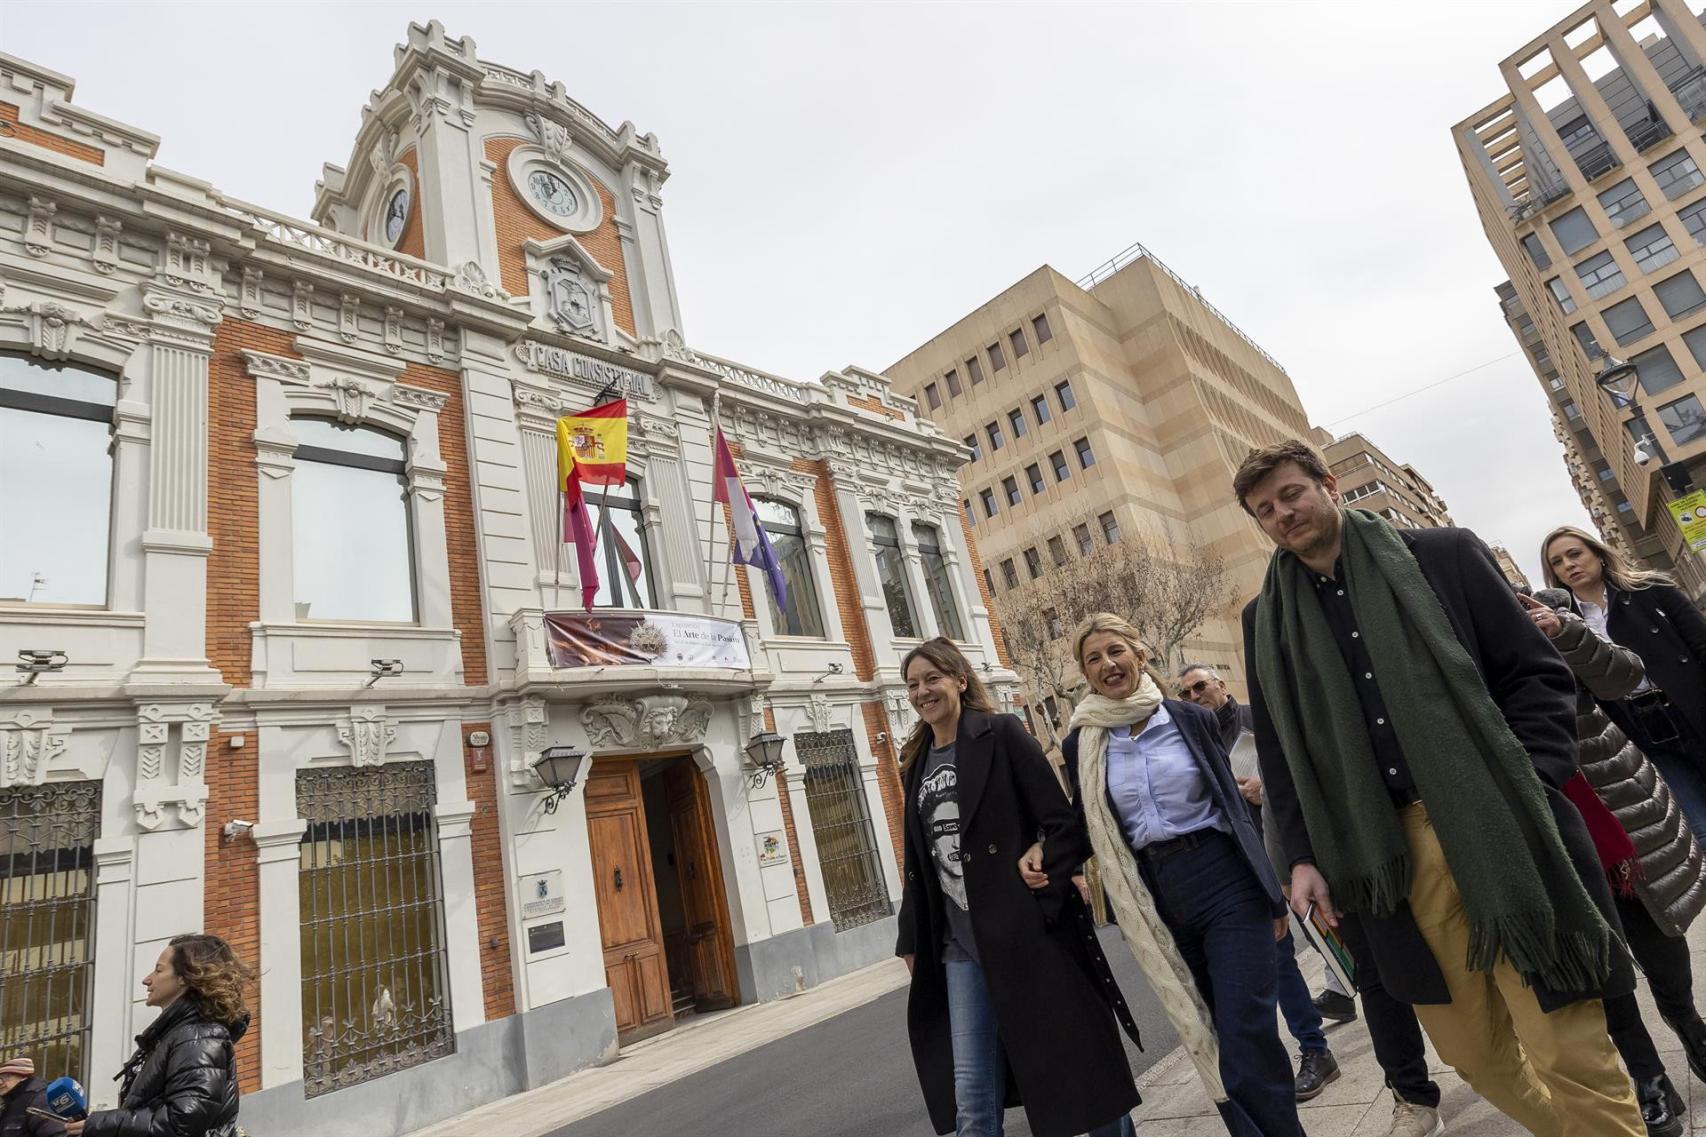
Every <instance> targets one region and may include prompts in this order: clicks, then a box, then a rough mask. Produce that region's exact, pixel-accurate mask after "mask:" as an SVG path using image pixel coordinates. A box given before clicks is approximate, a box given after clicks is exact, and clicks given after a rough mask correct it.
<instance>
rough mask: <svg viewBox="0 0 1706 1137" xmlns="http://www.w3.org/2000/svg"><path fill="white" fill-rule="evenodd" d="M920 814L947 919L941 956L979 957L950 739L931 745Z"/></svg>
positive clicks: (920, 792)
mask: <svg viewBox="0 0 1706 1137" xmlns="http://www.w3.org/2000/svg"><path fill="white" fill-rule="evenodd" d="M918 816H919V818H920V819H922V820H923V822H924V835H925V838H926V839H927V840H928V841H929V842H930V858H931V860H933V861H935V862H936V879H937V880H938V881H939V882H941V885H942V909H943V911H944V912H945V913H946V915H947V918H948V919H947V924H948V927H947V930H946V932H945V933H944V934H943V936H942V958H943V959H944V960H965V959H969V960H976V959H977V941H976V940H974V939H973V938H972V932H971V910H970V906H969V905H968V904H967V903H966V871H965V864H964V863H963V862H962V861H961V860H960V771H959V766H958V765H956V763H955V760H954V744H953V743H951V742H950V743H948V745H946V746H940V747H935V746H933V747H931V748H930V753H929V756H928V757H927V758H926V760H925V764H924V776H923V777H922V778H921V779H919V782H918Z"/></svg>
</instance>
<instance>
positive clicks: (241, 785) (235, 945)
mask: <svg viewBox="0 0 1706 1137" xmlns="http://www.w3.org/2000/svg"><path fill="white" fill-rule="evenodd" d="M253 470H254V467H252V466H251V467H250V472H251V477H252V475H253ZM231 737H232V734H231V733H228V732H226V731H218V730H216V731H214V732H213V736H212V738H210V739H209V740H208V744H207V745H208V755H207V771H206V777H207V815H206V816H207V820H206V821H205V822H204V823H203V824H202V829H203V830H204V835H203V836H204V839H203V856H204V858H205V866H206V880H205V881H204V883H203V891H202V926H203V929H204V930H205V931H207V932H210V933H211V934H213V935H216V936H222V937H224V939H225V941H226V942H227V943H229V944H230V945H231V950H232V951H234V952H236V953H237V958H238V959H240V960H242V961H243V962H244V963H246V964H248V965H249V966H250V967H252V968H254V969H255V971H256V973H257V974H259V971H260V966H261V919H260V912H261V870H260V863H259V859H258V858H259V853H258V851H257V850H256V849H255V846H254V843H253V842H250V841H236V842H232V843H231V844H230V845H226V846H224V847H221V845H220V843H219V840H220V836H221V833H220V831H221V830H223V829H224V828H225V823H226V822H227V821H232V820H235V819H237V818H244V819H247V820H253V819H254V818H256V817H258V816H260V809H259V798H260V791H259V785H260V779H259V775H258V772H259V769H260V757H261V755H260V749H259V747H258V746H256V741H257V737H258V736H257V735H256V734H255V732H252V731H251V732H249V733H248V738H247V743H248V745H246V746H244V747H243V749H241V750H232V749H231V747H230V744H229V743H230V739H231ZM183 930H185V931H189V930H190V929H188V928H185V929H183ZM273 936H274V939H275V940H277V939H281V938H282V939H285V940H293V939H295V937H296V929H295V928H287V929H284V931H283V932H282V933H281V932H279V931H277V930H275V931H274V933H273ZM243 996H244V999H245V1001H247V1003H248V1004H249V1032H248V1033H247V1034H245V1035H244V1036H243V1038H242V1040H241V1041H239V1042H238V1043H237V1083H238V1085H239V1087H240V1088H241V1089H242V1091H243V1092H244V1093H246V1094H252V1093H254V1092H256V1091H257V1090H259V1089H260V1088H261V989H260V984H258V983H256V984H254V985H252V986H250V987H249V989H248V990H246V991H245V992H244V993H243Z"/></svg>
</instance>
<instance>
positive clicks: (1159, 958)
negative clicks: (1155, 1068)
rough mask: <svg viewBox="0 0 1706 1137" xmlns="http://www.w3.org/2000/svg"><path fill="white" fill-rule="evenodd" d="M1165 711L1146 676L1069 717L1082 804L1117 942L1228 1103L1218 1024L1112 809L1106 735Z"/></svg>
mask: <svg viewBox="0 0 1706 1137" xmlns="http://www.w3.org/2000/svg"><path fill="white" fill-rule="evenodd" d="M1160 705H1161V692H1160V690H1159V689H1158V688H1157V687H1156V686H1155V681H1154V680H1153V679H1151V678H1150V677H1149V676H1148V675H1144V676H1142V679H1141V682H1140V685H1139V686H1138V689H1137V693H1136V694H1134V695H1132V696H1130V697H1129V698H1125V699H1110V698H1107V697H1106V696H1103V695H1095V694H1092V695H1089V696H1087V697H1086V698H1085V699H1084V701H1083V702H1081V703H1079V704H1078V706H1077V707H1075V708H1073V711H1072V722H1071V723H1070V724H1069V725H1070V726H1071V727H1076V728H1077V729H1078V784H1079V793H1080V794H1081V795H1082V796H1083V798H1084V820H1085V822H1086V823H1087V825H1088V827H1089V830H1090V845H1091V847H1092V848H1093V849H1094V850H1095V852H1096V864H1097V865H1098V866H1099V868H1100V870H1101V871H1100V876H1101V878H1102V887H1103V889H1104V890H1105V891H1106V893H1107V897H1108V903H1109V904H1111V905H1112V906H1113V909H1114V917H1115V918H1116V919H1117V920H1118V921H1119V927H1120V936H1121V938H1123V939H1124V940H1125V943H1126V947H1128V948H1130V949H1131V954H1132V955H1133V956H1134V957H1136V959H1137V965H1138V967H1140V968H1142V970H1143V975H1144V978H1145V979H1147V980H1149V985H1150V986H1151V987H1153V988H1154V989H1155V994H1156V995H1157V997H1159V998H1160V1000H1161V1009H1162V1010H1164V1011H1166V1012H1167V1018H1168V1020H1169V1021H1171V1022H1172V1024H1173V1030H1174V1031H1175V1032H1177V1033H1178V1036H1179V1042H1180V1045H1182V1046H1183V1047H1184V1048H1185V1053H1187V1054H1189V1055H1190V1056H1191V1061H1192V1062H1193V1063H1195V1065H1196V1068H1197V1075H1198V1076H1199V1077H1200V1078H1202V1081H1203V1086H1204V1087H1205V1088H1206V1089H1207V1090H1208V1094H1209V1097H1211V1098H1213V1099H1214V1100H1215V1101H1216V1102H1223V1101H1225V1100H1226V1087H1225V1085H1224V1084H1223V1083H1222V1081H1221V1078H1220V1042H1219V1040H1218V1039H1217V1038H1216V1037H1215V1033H1214V1019H1213V1016H1212V1015H1211V1014H1210V1012H1209V1009H1208V1004H1207V1003H1205V1002H1204V1001H1203V997H1202V992H1200V991H1198V990H1197V985H1196V980H1195V979H1194V978H1193V977H1192V976H1191V969H1190V967H1189V966H1187V965H1186V963H1185V959H1184V957H1183V956H1181V955H1180V954H1179V945H1178V944H1176V943H1174V942H1173V933H1172V932H1171V931H1169V930H1168V929H1167V925H1166V923H1165V922H1163V921H1162V919H1161V913H1160V912H1158V911H1157V910H1156V907H1155V898H1154V897H1153V896H1151V895H1150V893H1149V886H1148V885H1146V884H1144V882H1143V875H1142V874H1141V873H1139V872H1138V869H1137V857H1136V856H1135V855H1133V853H1132V851H1131V846H1129V845H1127V844H1126V839H1125V833H1124V832H1123V831H1122V830H1121V828H1120V823H1119V819H1118V818H1116V817H1114V816H1113V811H1112V810H1110V809H1109V808H1108V796H1107V794H1106V793H1105V792H1104V791H1105V790H1106V788H1107V784H1108V729H1109V728H1110V727H1116V726H1135V725H1136V724H1138V723H1141V722H1144V721H1146V720H1148V718H1149V716H1150V715H1152V714H1154V713H1155V708H1157V707H1159V706H1160Z"/></svg>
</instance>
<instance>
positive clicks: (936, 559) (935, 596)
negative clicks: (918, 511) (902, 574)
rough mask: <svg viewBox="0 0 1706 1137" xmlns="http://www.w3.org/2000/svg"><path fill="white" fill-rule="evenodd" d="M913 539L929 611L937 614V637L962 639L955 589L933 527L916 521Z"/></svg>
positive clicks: (938, 535) (962, 630) (939, 537)
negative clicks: (927, 598) (922, 572)
mask: <svg viewBox="0 0 1706 1137" xmlns="http://www.w3.org/2000/svg"><path fill="white" fill-rule="evenodd" d="M912 539H913V541H914V542H915V543H916V544H917V545H918V559H919V561H920V562H921V563H922V564H923V566H924V589H925V591H926V592H928V593H929V594H930V609H931V611H933V612H935V613H936V634H937V635H941V636H947V637H948V638H949V639H951V640H963V639H965V638H966V633H965V628H964V627H963V626H962V625H961V624H960V609H959V605H957V604H955V603H954V586H953V584H952V583H951V582H950V581H949V580H948V562H947V561H946V560H944V559H943V558H942V539H941V536H940V534H938V533H937V531H936V528H935V526H933V525H925V524H924V523H923V522H918V521H915V522H913V524H912Z"/></svg>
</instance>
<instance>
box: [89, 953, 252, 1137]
mask: <svg viewBox="0 0 1706 1137" xmlns="http://www.w3.org/2000/svg"><path fill="white" fill-rule="evenodd" d="M253 978H254V975H253V972H251V971H250V970H249V968H248V967H246V966H244V965H243V963H242V961H240V960H239V959H238V958H237V956H236V954H235V953H234V952H232V950H231V945H230V944H228V943H226V942H225V941H224V940H222V939H220V938H219V937H218V936H206V935H191V936H175V937H173V939H172V941H171V942H170V943H168V944H167V945H166V949H165V950H164V951H162V952H161V953H160V958H159V959H158V960H157V961H156V962H155V964H154V970H153V971H151V972H149V973H148V974H147V975H145V976H143V978H142V986H143V987H144V988H145V989H146V990H147V992H148V999H147V1003H148V1005H149V1006H150V1007H158V1008H159V1010H160V1015H159V1017H158V1018H156V1019H155V1020H154V1021H153V1022H152V1023H151V1024H149V1026H148V1029H147V1030H145V1031H143V1032H142V1033H141V1034H139V1035H138V1036H137V1038H136V1053H135V1054H132V1055H131V1056H130V1061H128V1062H126V1063H125V1064H124V1070H123V1071H122V1073H121V1075H120V1076H121V1077H122V1078H123V1079H124V1085H123V1087H122V1089H121V1090H120V1092H119V1101H120V1105H119V1108H117V1109H103V1110H97V1111H96V1112H94V1113H92V1114H90V1115H89V1118H88V1120H87V1121H72V1122H68V1123H66V1126H65V1132H66V1137H167V1135H170V1137H233V1135H234V1134H236V1133H237V1055H236V1044H237V1040H238V1039H239V1038H242V1037H243V1032H244V1031H245V1030H247V1029H248V1027H249V1010H248V1008H247V1007H246V1006H244V1004H243V988H244V987H245V986H246V985H247V984H248V983H250V982H251V981H252V980H253Z"/></svg>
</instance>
